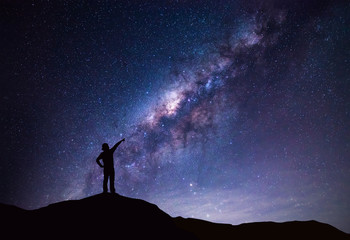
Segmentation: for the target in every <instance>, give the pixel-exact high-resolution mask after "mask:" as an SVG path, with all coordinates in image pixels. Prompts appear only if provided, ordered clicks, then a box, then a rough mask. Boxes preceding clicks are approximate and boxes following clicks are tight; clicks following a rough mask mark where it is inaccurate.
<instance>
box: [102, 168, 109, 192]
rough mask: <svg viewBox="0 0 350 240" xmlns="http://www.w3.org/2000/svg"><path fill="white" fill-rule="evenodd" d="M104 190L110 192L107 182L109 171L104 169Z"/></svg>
mask: <svg viewBox="0 0 350 240" xmlns="http://www.w3.org/2000/svg"><path fill="white" fill-rule="evenodd" d="M103 175H104V176H103V192H104V193H106V192H108V188H107V182H108V172H107V171H106V170H105V171H103Z"/></svg>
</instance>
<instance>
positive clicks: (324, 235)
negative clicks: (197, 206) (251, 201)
mask: <svg viewBox="0 0 350 240" xmlns="http://www.w3.org/2000/svg"><path fill="white" fill-rule="evenodd" d="M0 211H1V215H0V218H1V225H0V231H1V233H2V235H3V236H6V238H7V239H18V238H30V239H31V238H34V237H35V238H36V239H52V238H55V239H59V238H61V239H62V238H63V239H76V238H79V239H84V238H86V239H93V238H99V239H103V238H108V239H298V240H300V239H332V240H336V239H350V235H349V234H345V233H343V232H341V231H339V230H338V229H336V228H334V227H332V226H330V225H328V224H324V223H319V222H316V221H307V222H286V223H273V222H261V223H248V224H241V225H238V226H232V225H229V224H217V223H212V222H207V221H202V220H198V219H184V218H182V217H177V218H172V217H170V216H169V215H168V214H166V213H165V212H163V211H161V210H160V209H159V208H158V207H157V206H156V205H154V204H151V203H148V202H146V201H143V200H139V199H132V198H127V197H123V196H120V195H118V194H99V195H95V196H92V197H88V198H85V199H82V200H74V201H65V202H59V203H55V204H51V205H49V206H47V207H44V208H40V209H37V210H31V211H28V210H23V209H20V208H17V207H14V206H9V205H4V204H0Z"/></svg>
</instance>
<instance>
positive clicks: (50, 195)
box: [0, 0, 350, 233]
mask: <svg viewBox="0 0 350 240" xmlns="http://www.w3.org/2000/svg"><path fill="white" fill-rule="evenodd" d="M261 2H263V3H261ZM0 24H1V27H0V44H1V50H0V59H1V61H0V62H1V63H0V79H1V90H0V91H1V99H0V100H1V104H0V111H1V112H0V127H1V128H0V131H1V143H0V154H1V155H0V156H1V161H0V162H1V165H0V181H1V184H0V202H2V203H7V204H13V205H16V206H19V207H22V208H25V209H35V208H39V207H43V206H46V205H48V204H50V203H54V202H58V201H63V200H67V199H80V198H84V197H87V196H91V195H94V194H98V193H101V192H102V179H103V171H102V169H101V168H99V166H98V165H97V164H96V162H95V159H96V157H97V156H98V155H99V154H100V152H101V145H102V143H104V142H107V143H108V144H109V145H110V146H113V145H114V144H115V143H116V142H117V141H119V140H121V139H122V138H125V139H126V141H125V142H123V143H122V144H121V145H120V146H119V148H118V149H117V151H116V152H115V154H114V158H115V163H114V165H115V169H116V191H117V192H118V193H119V194H121V195H125V196H129V197H134V198H141V199H144V200H146V201H149V202H152V203H155V204H157V205H158V206H159V207H160V208H161V209H162V210H164V211H165V212H167V213H169V214H170V215H171V216H179V215H180V216H183V217H195V218H200V219H205V220H209V221H214V222H225V223H231V224H240V223H243V222H256V221H278V222H281V221H292V220H311V219H314V220H317V221H321V222H325V223H329V224H331V225H333V226H335V227H337V228H339V229H341V230H343V231H346V232H348V233H349V232H350V91H349V90H350V47H349V46H350V42H349V39H350V28H349V26H350V3H349V1H328V2H327V1H243V0H242V1H239V0H237V1H220V0H215V1H185V0H178V1H175V0H172V1H170V0H163V1H130V0H129V1H10V0H9V1H1V3H0Z"/></svg>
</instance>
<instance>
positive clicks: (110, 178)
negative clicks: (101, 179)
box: [109, 169, 115, 193]
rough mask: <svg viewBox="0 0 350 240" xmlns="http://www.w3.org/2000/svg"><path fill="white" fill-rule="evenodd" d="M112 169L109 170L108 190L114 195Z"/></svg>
mask: <svg viewBox="0 0 350 240" xmlns="http://www.w3.org/2000/svg"><path fill="white" fill-rule="evenodd" d="M114 175H115V174H114V169H111V172H110V175H109V184H110V186H109V189H110V190H111V193H115V188H114Z"/></svg>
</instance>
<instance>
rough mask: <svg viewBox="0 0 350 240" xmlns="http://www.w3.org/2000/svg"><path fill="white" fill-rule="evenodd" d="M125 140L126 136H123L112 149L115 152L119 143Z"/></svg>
mask: <svg viewBox="0 0 350 240" xmlns="http://www.w3.org/2000/svg"><path fill="white" fill-rule="evenodd" d="M124 141H125V138H123V139H122V140H120V141H119V142H117V143H116V144H115V145H114V146H113V147H112V148H111V151H112V152H114V151H115V150H116V149H117V147H118V146H119V144H121V143H122V142H124Z"/></svg>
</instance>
